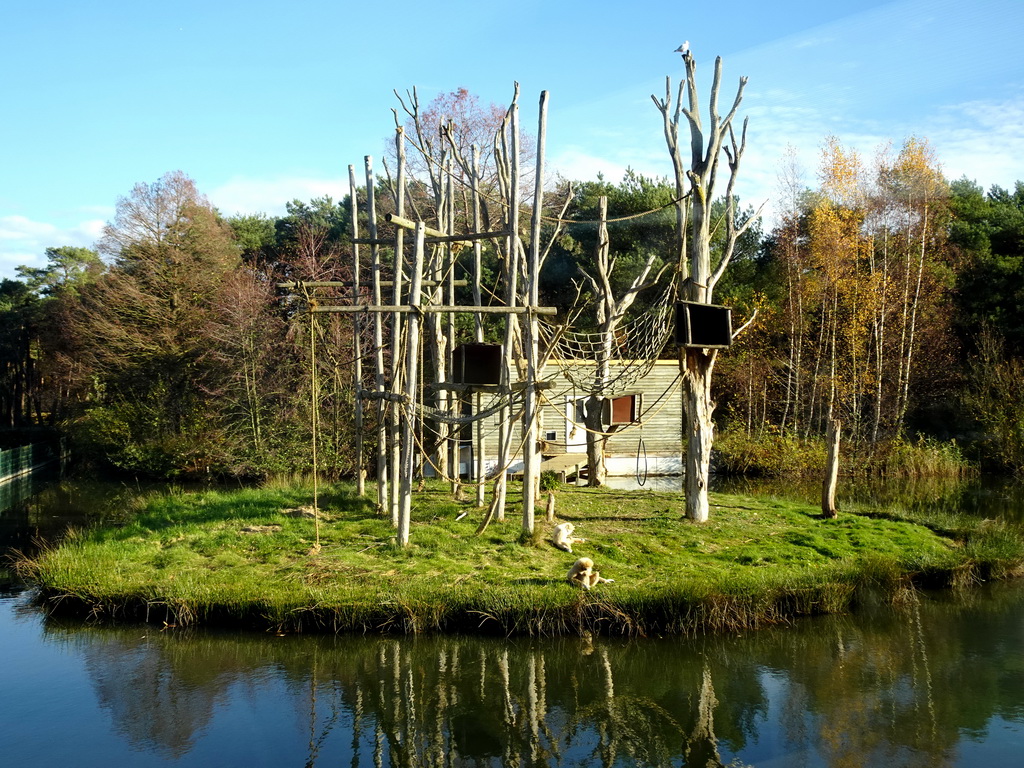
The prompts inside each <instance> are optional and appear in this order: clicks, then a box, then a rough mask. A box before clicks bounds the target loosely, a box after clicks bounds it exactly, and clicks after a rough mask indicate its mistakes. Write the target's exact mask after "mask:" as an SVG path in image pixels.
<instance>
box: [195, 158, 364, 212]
mask: <svg viewBox="0 0 1024 768" xmlns="http://www.w3.org/2000/svg"><path fill="white" fill-rule="evenodd" d="M362 177H363V173H362V169H361V168H360V169H359V171H358V174H357V177H356V179H357V183H362V181H361V179H362ZM346 194H348V179H347V178H340V177H339V178H313V177H302V176H296V177H282V178H270V179H257V178H246V177H241V176H236V177H234V178H231V179H229V180H228V181H226V182H225V183H223V184H221V185H220V186H218V187H215V188H213V189H212V190H209V191H207V192H206V196H207V197H208V198H209V199H210V202H211V203H213V204H214V205H215V206H216V207H217V209H218V210H220V212H221V213H223V214H224V215H225V216H233V215H235V214H254V213H265V214H267V215H269V216H275V215H281V214H284V212H285V204H286V203H289V202H291V201H292V200H302V201H309V200H312V199H313V198H317V197H324V196H330V197H331V198H332V199H334V200H336V201H337V200H341V199H342V198H343V197H344V196H345V195H346Z"/></svg>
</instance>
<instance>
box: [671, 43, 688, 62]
mask: <svg viewBox="0 0 1024 768" xmlns="http://www.w3.org/2000/svg"><path fill="white" fill-rule="evenodd" d="M675 53H681V54H683V58H684V59H686V58H689V56H690V41H689V40H686V41H684V42H683V44H682V45H680V46H679V47H678V48H676V50H675Z"/></svg>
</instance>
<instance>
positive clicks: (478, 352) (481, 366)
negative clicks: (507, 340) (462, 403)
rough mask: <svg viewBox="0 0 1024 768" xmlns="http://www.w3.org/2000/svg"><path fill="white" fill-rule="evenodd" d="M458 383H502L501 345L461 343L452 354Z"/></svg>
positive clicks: (455, 379) (454, 377) (455, 377)
mask: <svg viewBox="0 0 1024 768" xmlns="http://www.w3.org/2000/svg"><path fill="white" fill-rule="evenodd" d="M452 358H453V360H452V369H453V370H452V378H453V381H454V382H455V383H456V384H500V383H501V362H502V361H501V345H500V344H461V345H459V346H457V347H456V348H455V351H454V353H453V354H452Z"/></svg>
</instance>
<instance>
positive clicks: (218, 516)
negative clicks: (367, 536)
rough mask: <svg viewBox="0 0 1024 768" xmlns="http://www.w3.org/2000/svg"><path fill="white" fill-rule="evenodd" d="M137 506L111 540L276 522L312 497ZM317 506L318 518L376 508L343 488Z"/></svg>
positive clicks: (290, 494)
mask: <svg viewBox="0 0 1024 768" xmlns="http://www.w3.org/2000/svg"><path fill="white" fill-rule="evenodd" d="M137 503H138V504H139V505H140V507H141V509H140V511H139V513H138V514H137V516H136V517H135V519H134V521H133V522H132V523H129V524H127V525H126V526H125V527H122V528H119V529H117V530H116V531H110V534H112V536H111V537H112V538H115V539H116V538H128V537H130V536H133V535H135V534H136V533H137V531H138V528H144V529H147V530H151V531H156V530H162V529H167V528H173V527H177V526H183V525H196V526H206V525H211V524H217V523H223V522H226V521H244V522H246V523H263V524H266V523H273V522H277V523H280V522H282V519H283V518H284V517H285V516H284V515H283V514H282V513H283V512H285V511H286V510H290V509H297V508H300V507H312V505H313V493H312V491H311V490H308V489H298V490H277V489H261V488H251V489H246V490H242V491H237V490H232V491H230V492H220V491H210V492H197V493H175V492H172V493H165V494H154V495H152V496H149V497H146V498H145V499H144V500H142V501H139V502H137ZM317 506H318V508H319V511H320V513H321V515H322V518H321V519H347V520H362V519H367V518H371V517H376V507H375V504H374V503H373V502H372V501H370V500H369V499H368V498H366V497H361V496H358V495H356V493H355V492H354V491H351V490H348V489H346V488H340V489H330V488H329V489H327V490H324V491H321V492H320V493H319V494H318V503H317ZM133 529H134V530H133Z"/></svg>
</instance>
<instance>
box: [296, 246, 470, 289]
mask: <svg viewBox="0 0 1024 768" xmlns="http://www.w3.org/2000/svg"><path fill="white" fill-rule="evenodd" d="M389 242H390V241H389ZM380 284H381V286H382V287H388V288H390V287H392V286H393V285H394V281H392V280H381V281H380ZM354 285H355V282H353V281H352V280H319V281H316V280H310V281H305V280H296V281H292V282H288V283H277V287H278V288H283V289H286V290H294V289H296V288H352V287H353V286H354ZM423 285H425V286H434V285H437V283H435V282H433V281H431V280H424V281H423ZM455 285H457V286H459V287H463V286H466V285H469V281H468V280H456V281H455ZM360 287H362V288H372V287H373V284H372V283H364V284H363V285H362V286H360Z"/></svg>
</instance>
